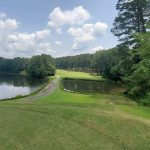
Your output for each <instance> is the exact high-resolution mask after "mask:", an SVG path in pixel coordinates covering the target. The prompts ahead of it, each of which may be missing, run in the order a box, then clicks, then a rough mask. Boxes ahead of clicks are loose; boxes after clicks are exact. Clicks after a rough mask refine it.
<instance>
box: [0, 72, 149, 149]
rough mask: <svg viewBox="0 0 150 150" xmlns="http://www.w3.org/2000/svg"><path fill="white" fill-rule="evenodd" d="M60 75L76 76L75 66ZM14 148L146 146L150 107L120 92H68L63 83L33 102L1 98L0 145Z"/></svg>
mask: <svg viewBox="0 0 150 150" xmlns="http://www.w3.org/2000/svg"><path fill="white" fill-rule="evenodd" d="M65 73H66V75H65ZM69 73H70V76H69ZM57 74H58V75H59V76H60V77H66V76H67V77H71V78H73V77H74V76H73V74H74V72H71V71H69V72H68V71H63V70H59V71H58V72H57ZM83 74H84V75H83ZM82 75H83V76H82ZM79 76H80V77H81V76H82V78H84V76H85V78H88V76H89V78H90V79H95V76H93V77H92V76H91V75H89V74H85V73H77V72H76V73H75V77H78V78H80V77H79ZM16 149H18V150H26V149H29V150H123V149H124V150H148V149H150V109H149V108H147V107H141V106H138V105H137V104H136V103H135V102H133V101H132V100H130V99H128V98H125V97H123V96H120V95H105V94H102V95H98V94H97V95H85V94H76V93H68V92H65V91H63V90H62V89H60V87H59V85H58V88H57V89H56V91H55V92H54V93H53V94H52V95H49V96H46V97H43V98H41V99H38V100H37V101H34V102H32V103H29V102H28V103H27V102H25V101H23V100H16V101H7V102H0V150H16Z"/></svg>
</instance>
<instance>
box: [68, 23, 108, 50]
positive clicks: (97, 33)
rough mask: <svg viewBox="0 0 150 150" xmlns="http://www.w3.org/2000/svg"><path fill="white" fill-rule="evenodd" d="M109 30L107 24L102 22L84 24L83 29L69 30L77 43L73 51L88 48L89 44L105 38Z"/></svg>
mask: <svg viewBox="0 0 150 150" xmlns="http://www.w3.org/2000/svg"><path fill="white" fill-rule="evenodd" d="M107 28H108V26H107V24H105V23H101V22H97V23H95V24H92V23H89V24H84V25H83V26H82V27H71V28H69V29H68V31H67V32H68V33H69V34H70V35H71V36H73V38H74V42H75V43H74V44H73V46H72V49H73V50H83V49H85V48H87V44H88V42H89V41H94V40H95V39H96V38H97V37H101V36H103V35H104V34H105V31H106V30H107Z"/></svg>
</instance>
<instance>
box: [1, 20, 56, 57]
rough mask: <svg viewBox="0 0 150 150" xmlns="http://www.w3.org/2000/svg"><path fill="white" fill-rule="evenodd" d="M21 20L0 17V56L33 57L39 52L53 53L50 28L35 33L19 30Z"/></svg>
mask: <svg viewBox="0 0 150 150" xmlns="http://www.w3.org/2000/svg"><path fill="white" fill-rule="evenodd" d="M18 25H19V22H17V21H16V20H15V19H10V18H5V19H4V18H3V19H0V45H1V46H0V56H1V57H16V56H21V57H31V56H33V55H37V54H42V53H45V54H51V52H53V51H52V49H51V44H50V42H49V38H50V34H51V32H50V30H47V29H44V30H41V31H36V32H33V33H22V32H17V28H18Z"/></svg>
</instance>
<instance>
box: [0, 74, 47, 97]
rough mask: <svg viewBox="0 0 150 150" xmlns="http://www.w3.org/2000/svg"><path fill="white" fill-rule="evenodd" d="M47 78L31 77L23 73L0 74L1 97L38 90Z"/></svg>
mask: <svg viewBox="0 0 150 150" xmlns="http://www.w3.org/2000/svg"><path fill="white" fill-rule="evenodd" d="M46 82H47V79H36V78H30V77H27V76H23V75H12V74H0V99H5V98H12V97H15V96H18V95H26V94H30V93H31V92H34V91H36V90H38V89H39V88H40V87H41V86H42V85H43V84H44V83H46Z"/></svg>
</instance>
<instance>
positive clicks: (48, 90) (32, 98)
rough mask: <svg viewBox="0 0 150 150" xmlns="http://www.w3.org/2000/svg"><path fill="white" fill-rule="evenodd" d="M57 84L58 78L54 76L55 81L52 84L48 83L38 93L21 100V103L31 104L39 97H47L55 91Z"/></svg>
mask: <svg viewBox="0 0 150 150" xmlns="http://www.w3.org/2000/svg"><path fill="white" fill-rule="evenodd" d="M58 82H59V76H56V79H55V80H53V81H52V82H50V83H49V84H48V85H47V86H46V87H45V88H44V89H42V90H41V91H40V92H38V93H36V94H34V95H31V96H28V97H25V98H22V100H21V102H33V101H35V100H38V99H39V98H41V97H44V96H48V95H50V94H52V93H53V92H54V91H55V89H56V88H57V86H58Z"/></svg>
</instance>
